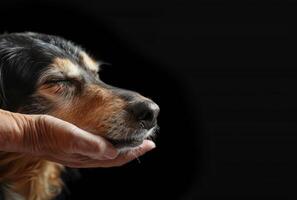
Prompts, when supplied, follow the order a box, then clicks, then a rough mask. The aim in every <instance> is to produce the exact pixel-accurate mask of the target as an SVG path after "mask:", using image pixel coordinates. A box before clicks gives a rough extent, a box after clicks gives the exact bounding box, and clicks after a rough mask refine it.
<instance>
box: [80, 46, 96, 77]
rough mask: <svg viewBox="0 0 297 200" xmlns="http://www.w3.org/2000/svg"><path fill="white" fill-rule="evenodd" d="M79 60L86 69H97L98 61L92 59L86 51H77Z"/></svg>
mask: <svg viewBox="0 0 297 200" xmlns="http://www.w3.org/2000/svg"><path fill="white" fill-rule="evenodd" d="M79 60H80V63H81V64H83V65H84V66H85V67H86V68H87V69H89V70H91V71H95V72H98V71H99V63H98V62H96V61H95V60H94V59H92V58H91V57H90V56H89V55H88V54H87V53H86V52H84V51H81V52H80V53H79Z"/></svg>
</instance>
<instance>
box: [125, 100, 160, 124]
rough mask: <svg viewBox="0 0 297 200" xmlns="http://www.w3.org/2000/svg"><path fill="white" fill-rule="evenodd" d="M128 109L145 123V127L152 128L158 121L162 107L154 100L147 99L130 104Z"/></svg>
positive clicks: (139, 120)
mask: <svg viewBox="0 0 297 200" xmlns="http://www.w3.org/2000/svg"><path fill="white" fill-rule="evenodd" d="M128 111H129V112H130V113H131V114H132V115H133V116H134V118H135V119H136V120H137V121H138V122H141V123H142V124H143V125H144V128H146V129H150V128H152V127H154V126H155V125H156V123H157V117H158V114H159V111H160V108H159V106H158V105H157V104H156V103H154V102H153V101H149V100H146V101H137V102H134V103H131V104H130V105H129V106H128Z"/></svg>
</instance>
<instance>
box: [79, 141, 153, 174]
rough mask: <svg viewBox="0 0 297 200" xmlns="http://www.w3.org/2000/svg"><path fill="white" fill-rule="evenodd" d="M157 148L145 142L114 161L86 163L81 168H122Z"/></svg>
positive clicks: (151, 143)
mask: <svg viewBox="0 0 297 200" xmlns="http://www.w3.org/2000/svg"><path fill="white" fill-rule="evenodd" d="M155 147H156V145H155V143H154V142H152V141H150V140H145V141H144V142H143V143H142V144H141V145H140V146H139V147H137V148H135V149H133V150H130V151H128V152H127V153H125V154H120V155H119V156H118V157H117V158H116V159H114V160H101V161H95V162H92V163H86V164H85V165H84V166H81V167H82V168H85V167H88V168H93V167H118V166H122V165H124V164H127V163H128V162H130V161H132V160H134V159H136V158H138V157H139V156H142V155H143V154H145V153H146V152H148V151H150V150H152V149H154V148H155Z"/></svg>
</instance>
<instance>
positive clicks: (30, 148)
mask: <svg viewBox="0 0 297 200" xmlns="http://www.w3.org/2000/svg"><path fill="white" fill-rule="evenodd" d="M153 148H155V144H154V143H153V142H152V141H148V140H145V141H144V142H143V144H141V145H140V146H139V147H137V148H135V149H133V150H130V151H128V152H126V153H124V154H119V152H118V151H117V150H116V149H115V148H114V147H113V146H112V145H111V144H110V143H109V142H108V141H107V140H105V139H104V138H103V137H101V136H97V135H93V134H91V133H89V132H86V131H84V130H82V129H80V128H78V127H77V126H75V125H73V124H70V123H68V122H65V121H63V120H60V119H57V118H55V117H52V116H49V115H24V114H19V113H12V112H8V111H4V110H0V151H6V152H20V153H26V154H30V155H32V156H38V157H41V158H43V159H47V160H50V161H54V162H57V163H60V164H63V165H65V166H68V167H75V168H88V167H114V166H121V165H124V164H126V163H128V162H130V161H131V160H134V159H135V158H137V157H139V156H141V155H143V154H145V153H146V152H148V151H150V150H152V149H153Z"/></svg>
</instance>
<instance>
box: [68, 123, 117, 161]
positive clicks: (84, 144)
mask: <svg viewBox="0 0 297 200" xmlns="http://www.w3.org/2000/svg"><path fill="white" fill-rule="evenodd" d="M73 133H74V134H75V135H77V136H78V137H77V138H76V139H75V140H74V144H73V153H79V154H81V155H84V156H88V157H90V158H93V159H96V160H109V159H114V158H116V157H117V156H118V154H119V152H118V151H117V149H116V148H114V147H113V145H112V144H111V143H109V142H108V141H107V140H106V139H104V138H103V137H101V136H97V135H93V134H91V133H89V132H86V131H84V130H82V129H80V128H78V127H76V128H75V130H74V131H73Z"/></svg>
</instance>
